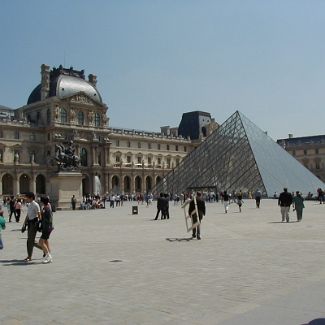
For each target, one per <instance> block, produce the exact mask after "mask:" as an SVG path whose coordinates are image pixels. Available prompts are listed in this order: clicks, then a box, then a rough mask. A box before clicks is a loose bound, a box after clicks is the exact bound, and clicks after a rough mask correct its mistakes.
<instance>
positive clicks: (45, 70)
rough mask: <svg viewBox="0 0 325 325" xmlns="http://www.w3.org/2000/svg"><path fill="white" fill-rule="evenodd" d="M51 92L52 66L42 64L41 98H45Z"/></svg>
mask: <svg viewBox="0 0 325 325" xmlns="http://www.w3.org/2000/svg"><path fill="white" fill-rule="evenodd" d="M49 93H50V66H48V65H46V64H42V65H41V100H44V99H45V98H47V97H48V96H49Z"/></svg>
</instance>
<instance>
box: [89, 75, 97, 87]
mask: <svg viewBox="0 0 325 325" xmlns="http://www.w3.org/2000/svg"><path fill="white" fill-rule="evenodd" d="M88 81H89V83H91V84H92V85H93V86H94V87H96V85H97V76H95V75H94V74H90V75H89V76H88Z"/></svg>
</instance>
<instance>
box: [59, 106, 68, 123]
mask: <svg viewBox="0 0 325 325" xmlns="http://www.w3.org/2000/svg"><path fill="white" fill-rule="evenodd" d="M60 120H61V123H67V122H68V113H67V111H66V110H65V109H64V108H61V110H60Z"/></svg>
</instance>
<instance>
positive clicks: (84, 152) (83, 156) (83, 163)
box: [80, 148, 88, 167]
mask: <svg viewBox="0 0 325 325" xmlns="http://www.w3.org/2000/svg"><path fill="white" fill-rule="evenodd" d="M87 156H88V154H87V150H86V149H85V148H82V149H81V152H80V164H81V166H84V167H87V166H88V157H87Z"/></svg>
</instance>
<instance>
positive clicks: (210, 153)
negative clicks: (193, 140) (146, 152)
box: [156, 111, 324, 197]
mask: <svg viewBox="0 0 325 325" xmlns="http://www.w3.org/2000/svg"><path fill="white" fill-rule="evenodd" d="M284 187H287V188H288V190H289V191H301V192H302V193H303V194H304V195H306V194H307V193H308V192H311V193H316V190H317V188H324V183H323V182H322V181H320V180H319V179H318V178H317V177H316V176H314V175H313V174H312V173H311V172H310V171H309V170H308V169H306V168H305V167H304V166H303V165H301V164H300V163H299V162H298V161H297V160H296V159H295V158H293V157H292V156H291V155H290V154H288V153H287V152H286V151H285V150H284V149H283V148H282V147H280V146H279V145H278V144H277V143H276V142H274V141H273V140H272V139H271V138H270V137H269V136H268V135H267V134H266V133H265V132H264V131H262V130H261V129H260V128H259V127H257V126H256V125H255V124H254V123H253V122H251V121H250V120H249V119H248V118H247V117H246V116H244V115H243V114H242V113H240V112H238V111H236V112H235V113H234V114H233V115H231V116H230V117H229V118H228V119H227V120H226V121H225V122H224V123H223V124H222V125H221V126H220V127H219V128H218V129H217V130H215V131H214V132H213V133H212V134H211V135H210V136H209V137H208V138H207V139H206V140H205V141H204V142H203V143H202V144H200V145H199V146H198V147H197V148H196V149H195V150H193V151H192V152H191V153H189V154H188V155H187V156H186V157H185V158H184V159H183V160H182V162H181V163H180V164H179V165H178V166H177V167H176V168H175V169H174V170H172V171H171V172H170V173H168V174H167V176H166V177H165V178H164V179H163V180H162V182H161V183H160V184H158V185H157V187H156V191H157V192H170V193H182V192H184V191H188V190H189V189H209V188H210V189H211V188H213V189H215V190H217V191H224V190H227V191H233V190H235V191H239V190H242V191H245V192H248V191H251V192H253V193H254V192H255V191H256V190H257V189H259V190H260V191H261V192H262V193H263V194H264V196H268V197H272V196H273V195H274V193H275V192H277V193H280V192H282V190H283V188H284Z"/></svg>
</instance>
